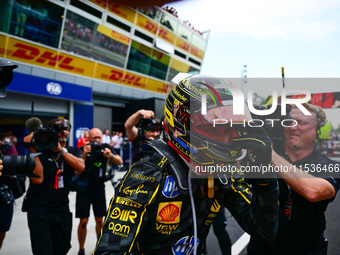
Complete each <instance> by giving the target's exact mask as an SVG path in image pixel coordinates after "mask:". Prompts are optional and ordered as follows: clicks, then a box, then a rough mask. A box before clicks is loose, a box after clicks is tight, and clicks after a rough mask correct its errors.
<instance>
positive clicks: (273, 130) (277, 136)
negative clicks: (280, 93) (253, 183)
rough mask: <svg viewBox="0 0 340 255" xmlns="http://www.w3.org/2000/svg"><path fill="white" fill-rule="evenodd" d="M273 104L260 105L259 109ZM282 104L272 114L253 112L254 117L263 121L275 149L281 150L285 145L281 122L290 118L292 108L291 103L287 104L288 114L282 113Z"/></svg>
mask: <svg viewBox="0 0 340 255" xmlns="http://www.w3.org/2000/svg"><path fill="white" fill-rule="evenodd" d="M271 107H272V105H271V104H269V105H268V106H260V107H258V110H264V109H267V108H268V109H269V108H271ZM281 108H282V105H280V104H278V105H277V107H276V110H275V111H274V112H273V113H272V114H270V115H265V116H263V115H255V114H253V116H252V117H253V118H254V119H259V120H262V121H263V123H264V124H263V128H264V130H265V131H266V133H267V135H268V136H269V137H270V138H271V140H272V142H273V148H274V150H276V151H278V150H280V149H281V148H282V147H283V145H284V126H283V125H281V122H282V121H283V120H285V119H290V116H289V112H290V110H291V108H292V107H291V105H286V115H281Z"/></svg>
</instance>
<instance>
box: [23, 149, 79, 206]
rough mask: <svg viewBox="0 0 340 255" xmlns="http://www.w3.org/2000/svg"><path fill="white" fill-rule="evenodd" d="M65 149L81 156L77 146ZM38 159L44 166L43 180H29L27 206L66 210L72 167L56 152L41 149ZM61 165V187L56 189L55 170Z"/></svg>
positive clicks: (72, 172) (72, 173)
mask: <svg viewBox="0 0 340 255" xmlns="http://www.w3.org/2000/svg"><path fill="white" fill-rule="evenodd" d="M67 150H68V152H69V153H71V154H72V155H74V156H76V157H78V158H82V153H81V151H80V150H79V149H78V148H75V147H67ZM58 156H59V157H58ZM39 159H40V161H41V163H42V165H43V167H44V181H43V182H42V183H41V184H39V185H36V184H33V183H32V182H31V181H30V185H29V188H28V190H27V200H28V203H29V207H30V208H35V209H42V210H50V211H62V210H68V209H69V199H68V194H69V192H70V185H71V180H72V177H73V176H74V169H73V168H71V167H70V166H69V165H68V164H67V163H66V161H65V160H64V159H63V157H62V156H61V155H60V154H59V153H56V152H52V151H43V152H42V154H41V155H39ZM56 162H57V163H56ZM62 167H63V168H64V170H63V172H62V174H61V176H62V178H63V187H60V188H57V189H56V188H55V184H56V175H57V171H58V170H59V169H61V168H62Z"/></svg>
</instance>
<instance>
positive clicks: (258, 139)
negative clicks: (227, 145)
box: [232, 127, 273, 166]
mask: <svg viewBox="0 0 340 255" xmlns="http://www.w3.org/2000/svg"><path fill="white" fill-rule="evenodd" d="M232 144H233V146H235V147H237V148H241V149H248V155H247V156H248V159H249V164H250V165H257V166H260V165H268V164H269V163H270V162H271V160H272V145H273V143H272V140H271V139H270V137H269V136H268V135H267V133H266V131H265V130H264V129H263V128H262V127H245V128H242V129H241V135H240V136H239V137H236V138H234V139H233V143H232Z"/></svg>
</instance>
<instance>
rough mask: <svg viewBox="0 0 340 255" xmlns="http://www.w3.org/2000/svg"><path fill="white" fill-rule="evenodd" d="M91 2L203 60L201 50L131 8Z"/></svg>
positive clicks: (99, 0)
mask: <svg viewBox="0 0 340 255" xmlns="http://www.w3.org/2000/svg"><path fill="white" fill-rule="evenodd" d="M89 1H90V2H92V3H94V4H96V5H98V6H99V7H101V8H103V9H105V10H108V11H109V12H111V13H113V14H115V15H117V16H119V17H121V18H123V19H126V20H128V21H130V22H131V23H133V24H136V25H137V26H139V27H141V28H143V29H145V30H146V31H148V32H150V33H152V34H154V35H157V36H158V37H159V38H162V39H163V40H165V41H167V42H169V43H171V44H175V45H176V46H177V47H179V48H181V49H183V50H185V51H186V52H188V53H190V54H192V55H194V56H195V57H197V58H199V59H203V56H204V51H203V50H200V49H199V48H197V47H195V46H193V45H191V44H190V43H189V42H187V41H185V40H183V39H182V38H180V37H178V36H176V35H175V34H174V33H173V32H171V31H170V30H168V29H166V28H164V27H162V26H159V25H158V24H157V23H156V22H154V21H152V20H151V19H149V18H147V17H145V16H144V15H141V14H138V13H137V12H135V11H134V10H132V9H130V8H129V7H127V6H124V5H122V4H119V3H116V2H113V1H110V0H89ZM136 17H137V19H136ZM105 35H107V34H105ZM113 39H115V38H113Z"/></svg>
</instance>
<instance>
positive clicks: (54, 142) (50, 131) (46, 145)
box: [32, 120, 70, 151]
mask: <svg viewBox="0 0 340 255" xmlns="http://www.w3.org/2000/svg"><path fill="white" fill-rule="evenodd" d="M69 127H70V124H69V122H68V120H61V122H58V123H57V122H54V123H53V124H52V126H51V127H48V128H45V129H44V128H41V129H39V130H38V131H35V132H34V135H33V139H32V143H33V144H34V147H35V148H36V149H37V150H38V151H45V150H54V149H56V148H57V147H58V142H59V136H58V134H59V133H61V132H62V131H64V130H68V129H69Z"/></svg>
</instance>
